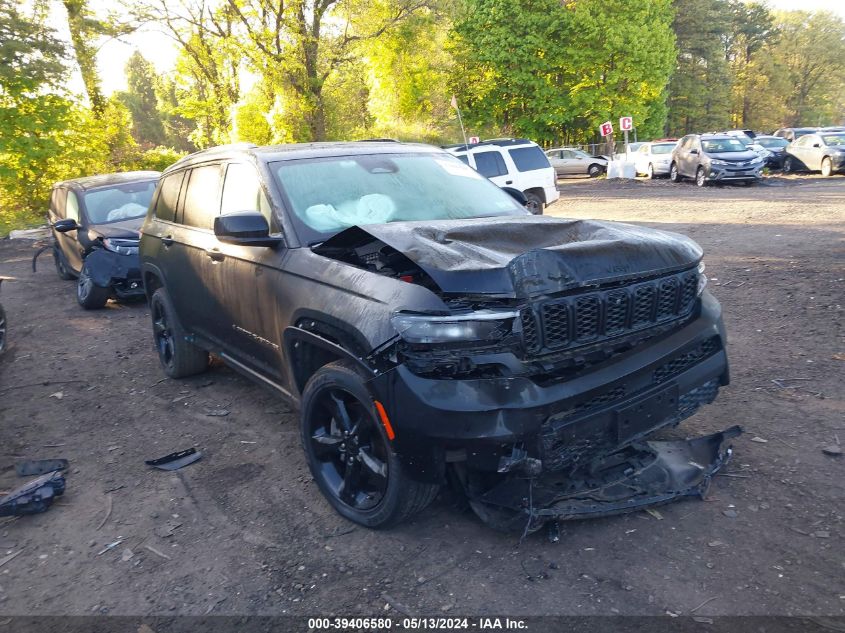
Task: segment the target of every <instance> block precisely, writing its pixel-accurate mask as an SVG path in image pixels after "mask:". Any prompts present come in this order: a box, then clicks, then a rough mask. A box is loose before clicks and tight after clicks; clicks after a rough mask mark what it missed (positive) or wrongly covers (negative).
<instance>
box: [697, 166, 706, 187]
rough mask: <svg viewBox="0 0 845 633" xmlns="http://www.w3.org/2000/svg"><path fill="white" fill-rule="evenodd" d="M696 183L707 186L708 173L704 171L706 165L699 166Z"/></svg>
mask: <svg viewBox="0 0 845 633" xmlns="http://www.w3.org/2000/svg"><path fill="white" fill-rule="evenodd" d="M695 184H696V185H698V186H699V187H706V186H707V174H706V173H705V172H704V167H699V168H698V169H697V170H696V172H695Z"/></svg>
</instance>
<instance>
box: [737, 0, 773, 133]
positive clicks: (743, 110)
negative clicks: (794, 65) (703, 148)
mask: <svg viewBox="0 0 845 633" xmlns="http://www.w3.org/2000/svg"><path fill="white" fill-rule="evenodd" d="M730 9H731V21H730V30H729V31H727V32H726V33H725V35H724V42H725V54H726V58H727V60H728V63H729V64H730V66H731V73H732V75H733V81H732V84H733V85H732V87H733V94H732V105H731V110H732V113H731V119H732V120H731V123H732V125H734V126H735V127H740V128H744V127H746V126H748V125H749V124H751V123H752V122H753V121H754V114H753V112H752V108H751V102H752V94H753V93H754V92H759V91H761V90H763V88H764V86H765V85H766V82H765V80H764V79H763V77H762V75H761V72H760V63H759V62H760V59H759V55H758V53H759V52H760V51H761V50H762V49H763V47H764V46H766V44H769V43H770V42H773V41H774V39H775V38H776V37H777V35H778V31H777V29H776V28H775V26H774V18H773V17H772V14H771V12H770V11H769V9H768V8H767V7H766V6H765V5H764V4H760V3H757V2H749V3H746V2H742V1H740V0H730Z"/></svg>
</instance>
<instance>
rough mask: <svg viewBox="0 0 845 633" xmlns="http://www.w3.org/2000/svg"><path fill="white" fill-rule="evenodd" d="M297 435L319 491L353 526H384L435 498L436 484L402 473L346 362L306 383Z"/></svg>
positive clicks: (364, 388) (367, 398)
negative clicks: (420, 480)
mask: <svg viewBox="0 0 845 633" xmlns="http://www.w3.org/2000/svg"><path fill="white" fill-rule="evenodd" d="M300 431H301V439H302V448H303V450H304V451H305V457H306V460H307V461H308V467H309V468H310V469H311V474H312V475H313V476H314V481H316V482H317V486H318V487H319V488H320V492H322V493H323V496H325V497H326V499H327V500H328V502H329V503H330V504H331V506H332V507H333V508H334V509H335V510H336V511H337V512H338V514H340V515H341V516H343V517H345V518H347V519H349V520H350V521H352V522H354V523H357V524H359V525H363V526H365V527H368V528H375V529H378V528H386V527H389V526H391V525H395V524H397V523H399V522H401V521H403V520H405V519H407V518H408V517H410V516H411V515H413V514H416V513H417V512H419V511H421V510H422V509H424V508H425V507H426V506H428V504H430V503H431V502H432V501H433V500H434V498H435V497H436V496H437V492H438V491H439V489H440V486H438V485H436V484H427V483H420V482H418V481H414V480H412V479H410V478H409V477H408V476H407V475H406V474H405V472H404V468H403V465H402V463H401V461H400V460H399V457H398V456H397V455H396V453H395V452H394V451H393V447H392V445H391V440H390V439H389V438H388V436H387V432H386V430H385V428H384V426H383V425H382V423H381V422H380V420H379V418H378V416H377V413H376V410H375V406H374V404H373V398H372V396H371V395H370V393H369V390H368V389H367V386H366V384H365V382H364V379H363V377H362V376H361V375H360V374H359V372H358V371H357V369H356V367H355V366H354V365H353V364H352V363H350V362H348V361H336V362H334V363H329V364H328V365H325V366H323V367H321V368H320V369H318V370H317V372H316V373H315V374H314V375H313V376H312V377H311V379H310V380H309V381H308V384H306V385H305V390H304V391H303V393H302V413H301V418H300Z"/></svg>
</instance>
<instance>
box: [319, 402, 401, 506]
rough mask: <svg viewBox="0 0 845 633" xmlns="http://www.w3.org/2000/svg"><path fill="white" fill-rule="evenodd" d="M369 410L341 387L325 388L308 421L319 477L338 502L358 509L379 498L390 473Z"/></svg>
mask: <svg viewBox="0 0 845 633" xmlns="http://www.w3.org/2000/svg"><path fill="white" fill-rule="evenodd" d="M370 408H371V407H368V406H367V405H365V404H364V403H362V402H360V401H359V400H358V399H357V398H356V397H355V396H354V395H353V394H351V393H350V392H348V391H346V390H344V389H342V388H340V387H335V388H328V389H325V390H322V391H321V392H320V393H319V394H317V398H316V400H315V402H314V405H313V407H312V409H311V415H310V416H309V419H308V434H309V436H310V451H311V453H312V454H313V455H314V458H315V460H316V464H317V470H318V472H319V477H320V478H321V479H322V480H323V482H324V483H325V484H326V486H327V487H328V489H329V490H330V491H331V493H332V494H333V495H334V496H335V498H336V499H337V500H338V501H340V502H341V503H342V504H344V505H346V506H348V507H349V508H352V509H354V510H357V511H363V512H366V511H368V510H372V509H373V508H375V507H376V506H378V504H379V503H381V502H382V500H383V499H384V497H385V494H386V492H387V482H388V477H389V476H390V467H389V465H388V458H387V455H388V450H389V449H388V448H387V446H386V443H385V441H384V439H383V438H382V436H381V434H380V433H379V429H378V428H377V426H376V424H377V422H376V420H375V419H374V416H373V415H372V413H371V411H370V410H369V409H370Z"/></svg>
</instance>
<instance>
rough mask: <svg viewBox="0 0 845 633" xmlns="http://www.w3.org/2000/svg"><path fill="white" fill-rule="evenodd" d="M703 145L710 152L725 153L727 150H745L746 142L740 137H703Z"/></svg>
mask: <svg viewBox="0 0 845 633" xmlns="http://www.w3.org/2000/svg"><path fill="white" fill-rule="evenodd" d="M701 147H702V149H704V151H705V152H707V153H708V154H724V153H727V152H744V151H746V149H745V143H743V142H742V141H741V140H740V139H738V138H713V139H709V140H705V139H702V141H701Z"/></svg>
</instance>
